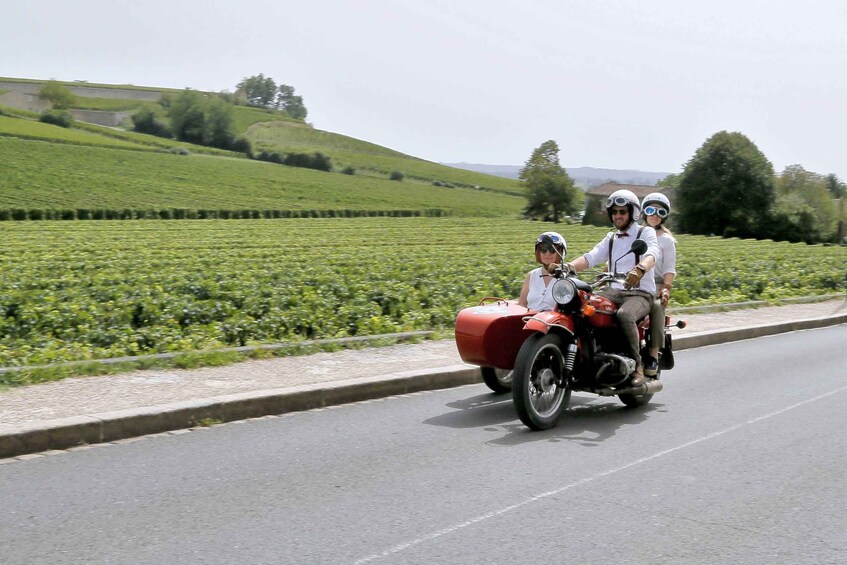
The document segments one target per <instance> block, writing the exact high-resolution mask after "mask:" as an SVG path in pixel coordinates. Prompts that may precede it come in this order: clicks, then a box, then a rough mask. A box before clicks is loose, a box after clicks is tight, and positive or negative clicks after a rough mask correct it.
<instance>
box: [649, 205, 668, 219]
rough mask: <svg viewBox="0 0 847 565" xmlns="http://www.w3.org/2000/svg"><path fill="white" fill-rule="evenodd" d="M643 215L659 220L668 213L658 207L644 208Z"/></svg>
mask: <svg viewBox="0 0 847 565" xmlns="http://www.w3.org/2000/svg"><path fill="white" fill-rule="evenodd" d="M644 213H645V214H647V215H648V216H659V217H660V218H667V217H668V211H667V210H665V209H664V208H660V207H659V206H647V207H646V208H644Z"/></svg>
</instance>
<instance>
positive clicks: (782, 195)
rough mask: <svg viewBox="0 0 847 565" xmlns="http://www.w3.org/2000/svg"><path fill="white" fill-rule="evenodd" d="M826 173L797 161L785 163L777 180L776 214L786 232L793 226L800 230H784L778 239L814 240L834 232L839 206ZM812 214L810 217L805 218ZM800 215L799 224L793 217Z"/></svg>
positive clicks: (830, 237)
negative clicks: (793, 233) (793, 231)
mask: <svg viewBox="0 0 847 565" xmlns="http://www.w3.org/2000/svg"><path fill="white" fill-rule="evenodd" d="M828 185H829V181H828V179H827V177H824V176H823V175H819V174H816V173H812V172H809V171H807V170H805V169H804V168H803V167H801V166H800V165H791V166H789V167H786V168H785V170H784V171H783V172H782V174H781V175H780V176H779V179H778V180H777V205H776V206H775V207H774V212H775V216H779V218H775V219H777V220H780V219H781V220H783V223H785V226H784V228H785V230H784V231H785V232H790V231H791V229H793V228H795V227H796V229H797V230H798V231H799V232H800V233H801V235H800V236H799V237H792V236H791V235H790V233H785V234H784V237H782V238H780V239H788V240H792V241H806V242H809V243H817V242H822V241H830V240H832V239H833V237H834V236H835V231H836V228H837V224H838V210H837V208H836V206H835V199H834V198H833V197H832V194H831V193H830V188H829V186H828ZM808 217H811V221H809V220H808ZM796 218H801V221H800V223H799V224H795V222H794V220H795V219H796Z"/></svg>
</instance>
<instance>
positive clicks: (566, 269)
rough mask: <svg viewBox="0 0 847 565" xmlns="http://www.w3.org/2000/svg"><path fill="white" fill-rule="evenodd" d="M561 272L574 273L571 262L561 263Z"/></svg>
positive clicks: (566, 274)
mask: <svg viewBox="0 0 847 565" xmlns="http://www.w3.org/2000/svg"><path fill="white" fill-rule="evenodd" d="M562 272H563V273H565V276H568V275H575V274H576V269H574V266H573V265H572V264H571V263H565V264H564V265H562Z"/></svg>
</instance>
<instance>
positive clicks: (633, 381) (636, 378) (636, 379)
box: [629, 365, 644, 386]
mask: <svg viewBox="0 0 847 565" xmlns="http://www.w3.org/2000/svg"><path fill="white" fill-rule="evenodd" d="M643 371H644V369H642V367H641V365H639V366H637V367H636V368H635V371H633V372H632V374H631V375H630V376H629V386H638V385H640V384H644V372H643Z"/></svg>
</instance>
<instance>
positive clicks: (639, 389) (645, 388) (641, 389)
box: [591, 379, 665, 396]
mask: <svg viewBox="0 0 847 565" xmlns="http://www.w3.org/2000/svg"><path fill="white" fill-rule="evenodd" d="M663 388H665V386H664V385H663V384H662V381H660V380H658V379H655V380H652V381H647V382H644V383H641V384H640V385H636V386H630V387H627V388H617V389H615V388H598V389H594V390H592V391H591V392H593V393H595V394H599V395H600V396H617V395H619V394H634V395H640V394H656V393H657V392H661V391H662V389H663Z"/></svg>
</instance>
